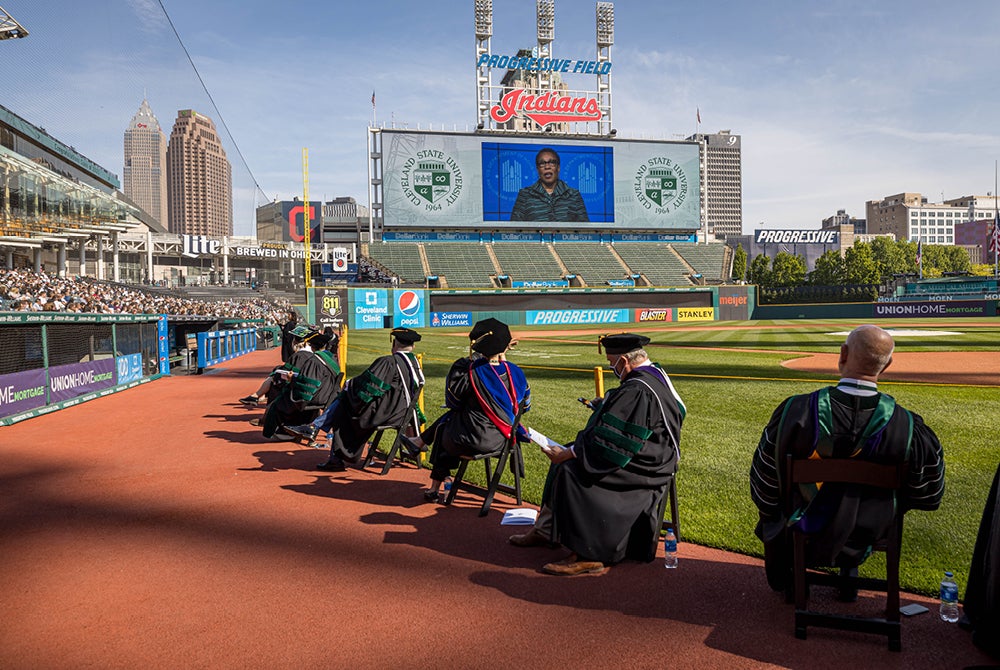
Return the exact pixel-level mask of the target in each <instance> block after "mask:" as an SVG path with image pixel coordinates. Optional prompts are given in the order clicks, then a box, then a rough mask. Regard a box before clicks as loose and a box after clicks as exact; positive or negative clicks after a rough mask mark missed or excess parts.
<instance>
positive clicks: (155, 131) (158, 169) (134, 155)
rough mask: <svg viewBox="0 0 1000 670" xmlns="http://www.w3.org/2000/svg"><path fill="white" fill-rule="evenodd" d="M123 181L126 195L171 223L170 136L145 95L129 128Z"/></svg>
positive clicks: (156, 217) (125, 146) (149, 212)
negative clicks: (169, 195) (169, 199)
mask: <svg viewBox="0 0 1000 670" xmlns="http://www.w3.org/2000/svg"><path fill="white" fill-rule="evenodd" d="M123 148H124V163H123V164H122V165H123V168H122V183H123V191H124V193H125V195H126V196H127V197H128V198H130V199H131V200H132V202H134V203H135V204H137V205H139V206H140V207H142V208H143V209H144V210H145V211H146V213H147V214H149V215H150V216H151V217H153V218H154V219H155V220H156V222H157V223H158V224H160V225H161V226H163V227H164V228H165V227H166V226H167V137H166V135H164V133H163V129H162V128H161V127H160V122H159V121H158V120H157V118H156V115H155V114H153V110H152V109H151V108H150V106H149V102H148V101H147V100H146V99H145V98H143V100H142V104H141V105H139V110H138V111H137V112H136V113H135V115H134V116H133V117H132V120H131V121H130V122H129V124H128V128H126V129H125V139H124V143H123Z"/></svg>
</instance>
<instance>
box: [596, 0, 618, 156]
mask: <svg viewBox="0 0 1000 670" xmlns="http://www.w3.org/2000/svg"><path fill="white" fill-rule="evenodd" d="M614 43H615V5H614V3H612V2H598V3H597V62H598V63H601V64H603V63H610V62H611V45H612V44H614ZM602 71H603V70H602V69H601V68H598V72H602ZM597 105H598V108H599V109H600V110H601V120H600V121H598V122H597V132H598V134H599V135H607V136H611V135H612V133H613V132H614V125H612V123H611V72H610V71H608V72H607V73H605V74H598V75H597Z"/></svg>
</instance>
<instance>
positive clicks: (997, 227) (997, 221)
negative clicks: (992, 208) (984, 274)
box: [990, 211, 1000, 253]
mask: <svg viewBox="0 0 1000 670" xmlns="http://www.w3.org/2000/svg"><path fill="white" fill-rule="evenodd" d="M998 250H1000V211H997V212H996V213H995V214H994V216H993V233H992V234H991V235H990V251H992V252H993V253H997V251H998Z"/></svg>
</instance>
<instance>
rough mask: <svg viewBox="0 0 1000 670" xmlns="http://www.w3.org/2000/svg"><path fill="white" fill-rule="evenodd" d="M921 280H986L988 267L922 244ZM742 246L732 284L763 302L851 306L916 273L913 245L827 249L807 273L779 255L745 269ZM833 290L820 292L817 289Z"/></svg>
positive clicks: (795, 258)
mask: <svg viewBox="0 0 1000 670" xmlns="http://www.w3.org/2000/svg"><path fill="white" fill-rule="evenodd" d="M921 255H922V265H923V277H924V278H926V279H932V278H936V277H942V276H944V275H945V274H952V273H958V274H961V273H969V274H973V275H982V276H990V275H992V274H993V266H992V265H985V264H983V265H972V263H971V262H970V261H969V254H968V252H967V251H966V250H965V249H963V248H962V247H957V246H946V245H933V244H925V245H923V247H922V249H921ZM747 261H748V256H747V253H746V250H745V249H743V247H742V246H738V247H736V250H735V254H734V256H733V281H737V282H739V281H744V282H746V283H748V284H756V285H757V286H759V287H760V288H761V295H760V297H761V299H762V302H771V301H772V300H770V299H768V298H773V299H774V300H775V301H780V302H813V301H815V302H828V301H833V302H838V301H844V302H853V301H868V300H874V299H875V298H876V297H877V296H878V288H879V286H880V285H884V284H885V283H886V282H888V281H890V280H891V279H893V278H894V277H900V276H903V275H912V276H913V278H916V276H917V275H918V274H920V267H919V266H918V264H917V243H916V242H911V241H907V240H892V239H890V238H888V237H876V238H875V239H873V240H872V241H871V242H855V243H854V246H852V247H850V248H848V249H846V250H845V251H844V255H843V256H841V255H840V253H839V252H838V251H836V250H833V249H831V250H828V251H826V252H825V253H824V254H823V255H822V256H820V257H819V258H817V259H816V264H815V267H814V268H813V270H812V272H809V271H808V269H807V267H806V261H805V259H804V258H803V257H802V256H800V255H797V254H790V253H788V252H785V251H780V252H778V255H777V256H775V258H774V260H773V261H772V260H771V259H770V258H768V257H767V256H765V255H764V254H758V255H757V256H756V257H755V258H754V259H753V260H752V261H751V262H750V263H749V265H748V263H747ZM824 287H825V288H827V289H832V290H819V289H821V288H824Z"/></svg>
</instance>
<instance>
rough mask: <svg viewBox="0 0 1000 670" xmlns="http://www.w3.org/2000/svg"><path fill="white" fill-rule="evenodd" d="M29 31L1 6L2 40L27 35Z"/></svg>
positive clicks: (0, 29)
mask: <svg viewBox="0 0 1000 670" xmlns="http://www.w3.org/2000/svg"><path fill="white" fill-rule="evenodd" d="M27 36H28V31H27V30H25V28H24V26H22V25H21V24H20V23H18V22H17V21H15V20H14V17H13V16H11V15H10V14H8V13H7V12H6V11H5V10H4V8H3V7H0V40H9V39H14V38H16V37H27Z"/></svg>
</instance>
